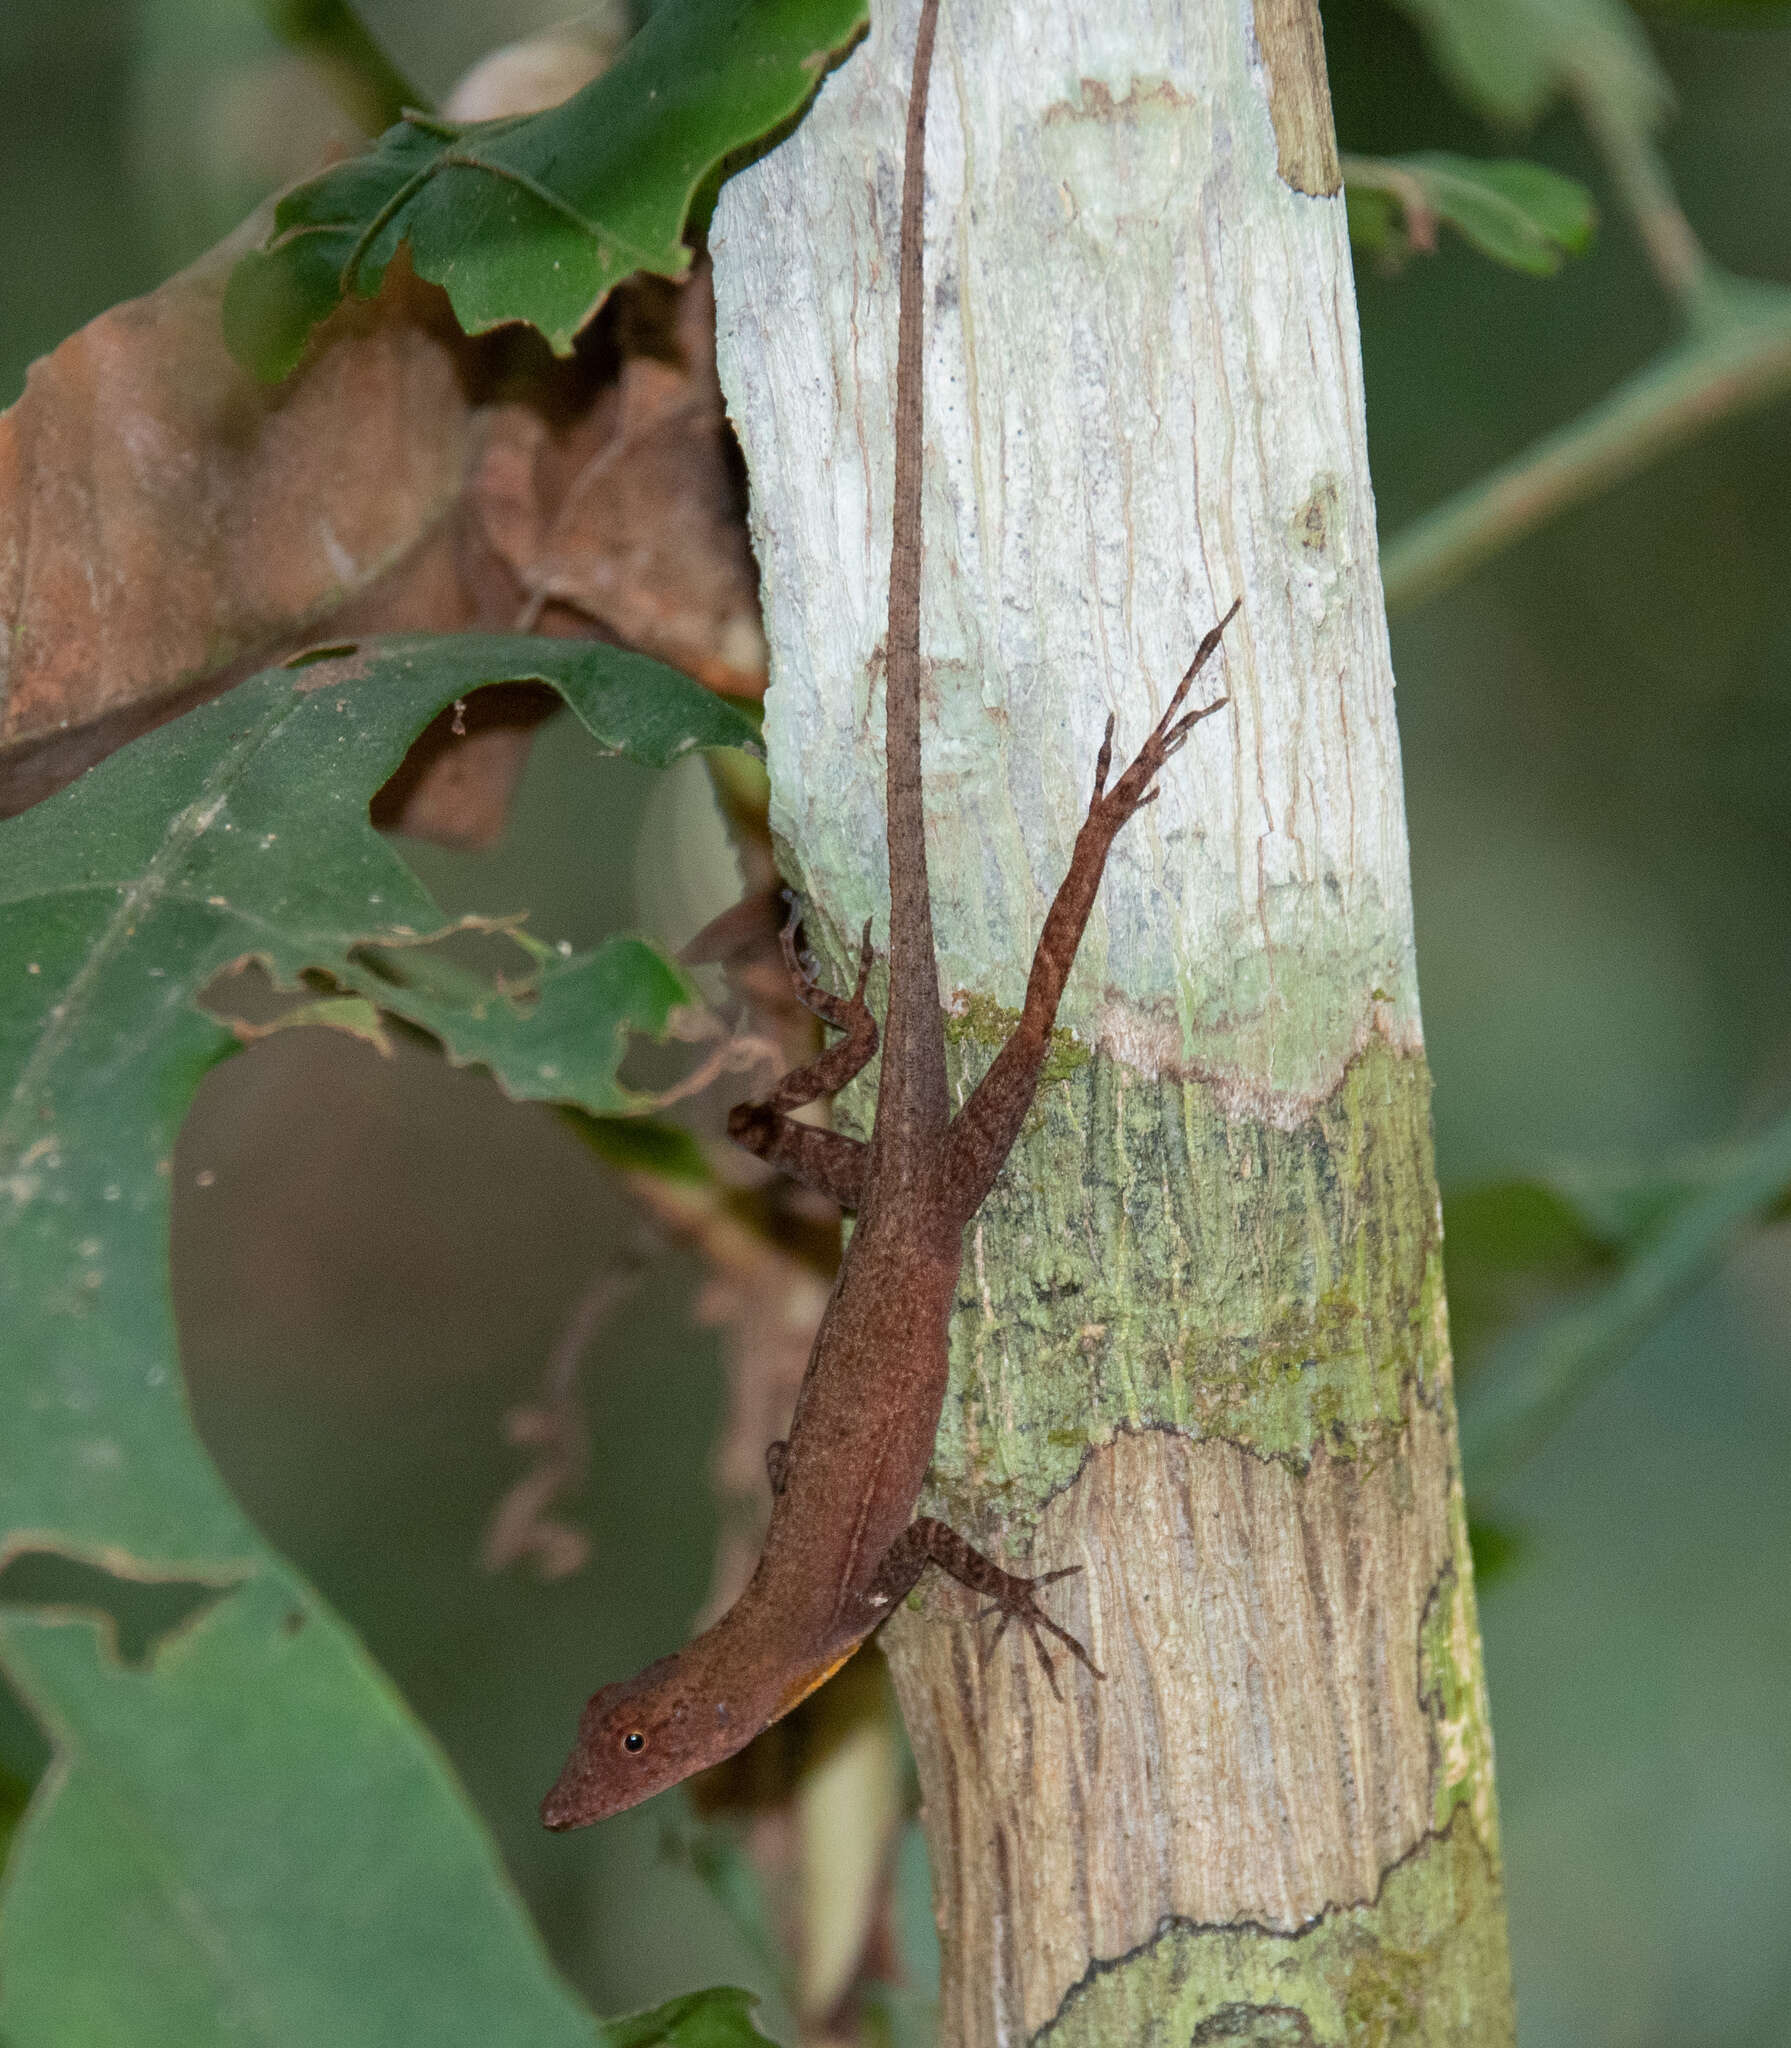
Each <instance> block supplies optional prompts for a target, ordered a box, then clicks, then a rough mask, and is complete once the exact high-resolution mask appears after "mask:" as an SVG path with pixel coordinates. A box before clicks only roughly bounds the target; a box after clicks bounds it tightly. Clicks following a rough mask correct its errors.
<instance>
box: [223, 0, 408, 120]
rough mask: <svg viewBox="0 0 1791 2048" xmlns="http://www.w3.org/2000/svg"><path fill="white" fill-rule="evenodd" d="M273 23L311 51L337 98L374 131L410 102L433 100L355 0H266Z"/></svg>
mask: <svg viewBox="0 0 1791 2048" xmlns="http://www.w3.org/2000/svg"><path fill="white" fill-rule="evenodd" d="M261 12H262V16H263V18H264V19H265V20H266V22H267V25H268V27H269V28H271V29H272V30H273V32H274V34H275V35H277V36H278V37H279V38H280V40H281V41H282V42H283V43H285V44H286V45H287V46H288V48H290V49H294V50H297V51H298V52H299V54H300V55H301V56H303V57H308V58H309V59H310V60H311V62H312V63H313V64H315V65H316V66H317V68H318V70H319V71H321V72H322V73H323V75H324V77H325V78H326V79H327V80H328V81H329V84H330V87H331V89H332V90H333V91H334V93H335V95H336V97H337V99H339V100H340V101H341V102H342V105H343V106H344V108H346V110H347V111H348V112H349V113H350V114H351V115H352V116H353V117H354V119H355V121H356V122H357V123H358V124H359V125H360V127H361V128H362V129H363V130H364V131H365V132H366V133H367V134H369V135H378V134H380V133H381V132H382V130H384V129H387V128H389V127H391V125H392V123H393V122H394V121H396V120H397V119H398V117H399V116H400V115H401V114H402V113H403V112H404V110H405V108H406V107H416V108H418V109H419V110H421V111H422V112H425V113H427V112H428V110H429V101H428V100H427V99H426V98H425V97H424V96H423V95H422V94H421V93H419V92H418V91H417V89H416V87H415V86H414V85H412V84H411V82H410V80H409V79H407V78H406V77H405V76H404V74H403V72H401V71H400V70H399V69H398V67H397V65H395V64H394V63H393V62H392V60H391V58H390V57H388V56H387V55H386V53H385V51H384V50H382V49H381V48H380V46H379V44H378V43H377V42H376V41H375V40H374V39H373V36H372V34H371V33H370V32H369V31H368V29H367V26H366V24H365V23H364V22H363V21H362V20H361V18H360V16H359V15H358V14H356V12H355V11H354V8H353V7H352V6H351V5H350V4H349V0H261Z"/></svg>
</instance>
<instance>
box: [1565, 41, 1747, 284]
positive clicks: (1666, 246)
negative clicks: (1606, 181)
mask: <svg viewBox="0 0 1791 2048" xmlns="http://www.w3.org/2000/svg"><path fill="white" fill-rule="evenodd" d="M1573 96H1574V99H1575V101H1576V102H1577V104H1578V106H1579V110H1580V118H1581V119H1582V120H1583V121H1584V122H1585V124H1586V126H1587V128H1588V129H1590V131H1591V134H1592V139H1593V141H1594V142H1595V143H1596V144H1597V145H1598V149H1599V152H1600V154H1601V155H1602V156H1603V157H1604V160H1605V165H1606V167H1607V168H1608V170H1609V171H1610V174H1611V181H1612V183H1613V184H1615V186H1616V188H1617V196H1618V197H1619V198H1620V199H1621V200H1622V201H1623V204H1624V206H1625V208H1626V209H1627V211H1628V213H1629V217H1630V219H1631V220H1632V221H1634V222H1635V227H1636V233H1637V234H1638V235H1639V236H1640V237H1641V242H1642V247H1643V249H1644V251H1645V252H1646V253H1647V257H1648V263H1649V267H1650V268H1651V269H1652V270H1653V272H1654V275H1655V277H1656V278H1657V279H1658V280H1659V282H1660V285H1661V287H1662V289H1663V290H1664V291H1666V292H1668V293H1670V294H1671V296H1672V297H1673V298H1675V299H1677V300H1678V301H1679V303H1680V305H1681V306H1682V307H1684V308H1685V309H1686V311H1687V312H1688V313H1689V314H1690V315H1691V316H1692V317H1693V318H1694V319H1696V318H1697V317H1698V316H1699V315H1700V313H1701V312H1702V311H1703V310H1704V309H1705V306H1706V304H1707V302H1708V300H1709V298H1710V295H1711V294H1712V292H1713V291H1716V290H1717V289H1719V279H1718V276H1717V273H1716V272H1715V271H1714V270H1713V269H1712V267H1711V263H1710V258H1709V257H1708V256H1707V255H1706V254H1705V253H1704V245H1703V243H1701V242H1700V241H1699V240H1698V238H1697V236H1696V234H1694V233H1693V231H1692V224H1691V222H1690V221H1689V220H1687V219H1686V217H1685V210H1684V208H1682V207H1681V206H1680V204H1679V195H1678V194H1677V193H1676V192H1675V191H1674V190H1673V181H1672V180H1671V179H1670V178H1669V177H1668V176H1667V167H1666V165H1665V164H1664V163H1662V161H1661V157H1660V152H1659V150H1657V149H1656V148H1655V146H1654V138H1653V137H1652V136H1651V135H1650V134H1649V133H1648V131H1647V129H1646V128H1644V127H1642V126H1641V125H1640V124H1638V123H1637V122H1636V121H1635V120H1634V119H1633V118H1631V117H1629V116H1628V115H1627V113H1625V112H1624V111H1622V110H1620V109H1619V108H1617V107H1616V106H1614V105H1613V104H1612V102H1611V98H1610V95H1609V94H1608V93H1605V92H1603V91H1601V90H1600V86H1599V81H1598V80H1596V79H1593V78H1579V79H1576V80H1575V82H1574V88H1573Z"/></svg>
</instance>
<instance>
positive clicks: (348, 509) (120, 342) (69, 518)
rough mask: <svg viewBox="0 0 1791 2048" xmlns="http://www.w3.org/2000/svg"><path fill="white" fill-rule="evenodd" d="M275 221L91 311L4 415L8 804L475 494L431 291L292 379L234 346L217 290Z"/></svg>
mask: <svg viewBox="0 0 1791 2048" xmlns="http://www.w3.org/2000/svg"><path fill="white" fill-rule="evenodd" d="M264 227H265V222H261V221H257V222H253V223H251V224H250V227H249V228H246V229H245V230H243V231H242V232H241V233H239V234H238V235H236V236H233V237H232V238H231V239H230V241H228V242H226V243H223V244H220V246H219V247H218V248H216V249H214V250H212V251H211V252H210V253H209V254H208V255H207V256H205V257H204V258H202V259H201V260H200V262H198V263H197V264H195V265H194V266H193V267H192V268H191V269H190V270H187V271H183V272H182V273H181V274H180V275H179V276H178V277H175V278H173V279H171V280H170V281H169V282H168V283H167V284H165V285H163V286H162V287H161V288H160V289H159V290H158V291H155V292H152V293H150V294H149V296H148V297H146V298H142V299H134V300H132V301H130V302H129V303H128V304H126V305H122V306H115V307H113V308H112V310H111V311H110V312H107V313H103V314H101V315H100V316H99V318H98V319H96V320H93V321H90V322H89V323H88V325H87V326H85V327H84V328H82V329H81V330H80V332H79V333H77V334H74V335H71V336H70V337H69V339H68V340H67V341H65V342H64V343H63V344H62V346H61V347H60V348H58V349H57V350H56V351H55V352H54V353H53V354H52V355H50V356H48V357H46V358H44V359H43V360H41V361H40V362H37V363H35V364H33V365H32V368H31V371H30V374H29V377H28V379H27V383H26V388H25V393H24V396H23V397H22V398H21V399H20V400H19V402H18V403H17V404H16V405H15V406H13V407H12V408H11V409H10V410H9V411H7V412H6V413H4V414H0V808H5V809H16V808H18V807H19V805H18V802H17V801H14V802H11V803H7V802H5V797H6V796H7V795H8V794H9V791H8V789H7V788H6V784H7V783H11V784H12V785H13V788H14V789H15V790H16V791H17V792H19V793H20V794H22V795H24V796H25V797H26V799H27V800H28V799H29V797H30V796H31V795H34V794H40V793H42V785H44V784H45V783H47V784H48V785H49V786H52V787H53V786H54V785H55V783H57V782H59V781H62V780H66V779H67V777H68V775H69V774H72V773H74V772H77V771H78V769H79V768H80V767H83V766H85V765H87V762H88V761H90V760H93V759H97V758H98V756H99V754H101V753H103V752H105V751H107V750H108V748H109V747H110V746H115V745H117V744H119V743H120V741H121V740H123V739H124V738H128V737H130V736H131V734H132V733H133V732H134V731H137V730H141V729H143V728H144V727H145V726H147V725H149V724H152V723H155V722H156V720H157V718H158V717H159V716H162V715H166V713H167V711H168V710H169V709H171V708H172V707H174V706H176V705H178V704H180V703H181V702H183V701H184V700H186V699H188V698H190V697H191V696H192V695H193V694H194V693H195V691H200V692H202V691H203V689H204V686H205V684H206V683H207V681H208V679H211V678H216V677H221V676H225V675H227V674H228V673H229V672H230V670H231V667H232V664H234V663H238V662H240V661H241V660H242V659H243V658H244V657H252V656H253V655H254V654H255V653H256V652H258V651H259V650H261V649H262V648H265V647H268V646H270V645H272V644H274V643H277V642H279V641H281V640H282V639H284V640H285V641H287V642H288V643H289V644H290V642H291V640H292V638H293V636H294V635H295V634H302V633H303V631H304V630H305V628H306V627H307V625H308V624H309V623H310V622H311V621H314V620H321V619H322V618H323V617H324V616H325V615H326V614H328V613H329V612H330V611H332V610H334V609H336V608H337V607H339V606H340V605H341V603H342V601H343V599H344V598H345V597H346V596H349V595H350V594H352V593H354V592H356V591H359V590H361V589H363V588H365V587H366V586H367V585H369V584H371V583H373V582H374V581H375V580H376V579H377V578H378V577H380V576H381V575H382V574H384V573H385V572H386V571H387V570H388V569H389V568H390V567H391V566H392V564H393V563H394V562H395V561H397V560H398V559H399V558H400V557H401V556H402V555H403V554H404V553H405V551H406V550H408V549H409V548H411V547H413V546H414V545H415V543H416V541H417V539H418V538H419V536H420V535H421V534H423V533H424V532H425V531H426V530H427V529H428V528H429V527H430V526H431V525H432V524H433V523H435V522H436V521H437V520H439V519H440V518H441V516H442V514H443V513H444V512H445V511H446V509H447V508H448V507H449V506H450V505H451V504H452V503H453V501H454V498H455V495H456V493H457V491H458V488H459V485H460V480H461V476H462V474H463V471H464V467H465V460H466V447H467V441H468V413H469V408H468V404H467V400H466V398H465V396H464V394H463V392H462V389H461V385H460V381H459V378H458V376H457V374H456V368H455V359H454V354H453V351H452V348H451V345H450V344H449V342H448V341H447V339H446V337H445V336H444V335H443V334H441V333H440V332H438V331H436V330H435V329H434V328H433V327H432V325H431V324H429V322H428V321H427V320H426V319H425V318H423V317H419V303H418V295H416V294H414V293H405V292H403V291H399V292H395V293H394V294H393V295H392V302H391V303H390V304H388V303H387V302H386V301H383V300H382V301H381V302H380V303H379V304H378V305H376V306H374V307H371V308H356V309H355V310H354V312H353V313H351V314H350V315H348V316H346V317H345V318H344V319H343V321H342V322H341V328H342V332H341V336H340V338H339V339H338V340H337V341H336V343H335V345H334V346H332V347H329V348H326V349H324V350H322V351H320V353H319V354H318V356H317V357H316V359H315V360H314V361H313V362H312V363H311V364H310V365H309V366H308V367H307V368H306V369H305V371H304V372H303V373H302V374H301V375H300V376H298V377H295V378H294V379H292V380H291V381H290V382H289V383H288V384H285V385H283V386H281V387H280V388H279V389H278V390H268V389H266V388H265V387H263V386H261V385H258V384H257V383H256V382H255V381H254V380H253V379H252V378H251V377H249V376H248V375H247V374H246V373H245V372H244V371H242V370H240V369H238V367H237V366H236V364H235V363H234V362H232V361H231V359H230V356H229V354H228V353H227V351H226V350H225V347H224V343H223V338H222V336H221V334H220V332H219V328H218V304H219V300H220V298H221V296H222V293H223V289H224V283H225V280H226V278H227V277H228V275H229V271H230V266H231V264H232V263H233V262H234V261H235V259H236V257H237V255H238V254H239V253H240V252H241V249H242V248H243V247H244V246H246V244H247V242H248V240H249V239H250V238H251V235H252V233H253V232H254V231H257V230H259V229H261V228H264ZM84 729H87V730H85V736H84V737H83V734H84ZM71 735H74V736H75V737H73V738H71V737H70V736H71Z"/></svg>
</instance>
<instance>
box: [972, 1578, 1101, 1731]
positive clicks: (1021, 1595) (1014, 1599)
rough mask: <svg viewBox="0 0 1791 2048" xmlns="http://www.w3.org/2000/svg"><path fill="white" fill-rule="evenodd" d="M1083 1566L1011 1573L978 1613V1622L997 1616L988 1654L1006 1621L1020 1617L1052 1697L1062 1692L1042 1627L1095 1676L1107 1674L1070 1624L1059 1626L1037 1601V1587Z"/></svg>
mask: <svg viewBox="0 0 1791 2048" xmlns="http://www.w3.org/2000/svg"><path fill="white" fill-rule="evenodd" d="M1081 1569H1082V1567H1081V1566H1080V1565H1079V1564H1068V1565H1064V1566H1063V1567H1062V1568H1061V1569H1060V1570H1058V1571H1054V1572H1040V1573H1039V1574H1038V1575H1037V1577H1036V1578H1030V1579H1023V1578H1019V1577H1015V1576H1009V1578H1008V1581H1007V1584H1006V1585H1005V1586H1003V1587H1001V1588H1000V1590H999V1591H998V1592H997V1593H996V1596H995V1598H994V1599H993V1600H991V1601H990V1603H989V1604H988V1606H987V1607H985V1608H984V1609H983V1610H982V1612H981V1613H980V1614H979V1615H978V1616H977V1621H978V1623H979V1624H980V1623H982V1622H985V1621H987V1620H988V1618H989V1617H990V1615H995V1616H996V1617H997V1620H996V1623H995V1633H994V1634H993V1635H992V1636H991V1637H990V1638H989V1640H988V1643H987V1645H986V1646H985V1655H987V1654H988V1653H990V1652H992V1651H993V1650H994V1648H995V1645H996V1644H997V1643H999V1642H1000V1640H1001V1638H1002V1637H1003V1636H1004V1635H1006V1633H1007V1625H1008V1623H1009V1622H1010V1621H1017V1622H1018V1623H1019V1624H1020V1626H1021V1627H1022V1628H1023V1629H1025V1631H1026V1633H1027V1635H1028V1637H1029V1638H1030V1639H1031V1642H1032V1647H1033V1649H1034V1650H1035V1651H1036V1652H1037V1653H1038V1660H1039V1668H1040V1670H1042V1671H1043V1672H1044V1674H1045V1683H1046V1684H1047V1685H1048V1686H1049V1687H1050V1688H1051V1697H1052V1698H1053V1699H1061V1698H1062V1697H1063V1695H1062V1694H1061V1693H1060V1692H1059V1691H1058V1689H1057V1671H1056V1667H1055V1666H1054V1665H1053V1664H1052V1662H1051V1653H1050V1652H1049V1651H1048V1650H1047V1649H1046V1648H1045V1640H1044V1637H1043V1636H1042V1635H1041V1634H1040V1633H1039V1631H1040V1630H1041V1629H1044V1630H1046V1631H1048V1632H1049V1633H1050V1634H1051V1635H1054V1636H1055V1637H1056V1638H1057V1640H1058V1641H1059V1642H1060V1643H1062V1644H1063V1646H1064V1647H1065V1649H1067V1650H1068V1651H1069V1652H1070V1654H1071V1655H1072V1656H1073V1657H1075V1658H1076V1660H1077V1661H1078V1662H1079V1663H1081V1664H1083V1665H1085V1666H1086V1667H1087V1669H1088V1670H1089V1671H1090V1672H1092V1673H1093V1674H1094V1676H1095V1677H1096V1678H1105V1677H1106V1675H1107V1674H1106V1673H1105V1672H1104V1671H1103V1670H1102V1669H1101V1667H1100V1666H1099V1665H1098V1664H1097V1663H1096V1662H1095V1661H1094V1659H1093V1658H1092V1657H1091V1656H1090V1655H1089V1654H1088V1652H1087V1651H1086V1650H1085V1649H1084V1648H1083V1647H1082V1645H1081V1644H1080V1643H1079V1642H1078V1641H1077V1640H1076V1638H1075V1637H1074V1636H1073V1635H1071V1634H1070V1632H1069V1630H1068V1629H1067V1628H1059V1627H1058V1625H1057V1623H1056V1622H1054V1621H1053V1620H1052V1619H1051V1617H1050V1616H1049V1615H1048V1614H1047V1613H1046V1612H1045V1610H1044V1609H1043V1608H1042V1607H1041V1606H1040V1605H1039V1604H1038V1599H1037V1594H1036V1589H1037V1588H1038V1587H1040V1586H1050V1585H1055V1584H1056V1582H1057V1581H1058V1580H1059V1579H1067V1578H1070V1577H1071V1576H1073V1575H1074V1574H1075V1573H1076V1572H1079V1571H1080V1570H1081Z"/></svg>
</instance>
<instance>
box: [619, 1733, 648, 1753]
mask: <svg viewBox="0 0 1791 2048" xmlns="http://www.w3.org/2000/svg"><path fill="white" fill-rule="evenodd" d="M646 1746H647V1738H646V1737H645V1736H644V1735H643V1734H642V1733H641V1731H640V1730H639V1729H638V1728H631V1729H630V1730H629V1731H628V1733H627V1734H626V1735H624V1736H623V1737H622V1747H623V1748H624V1749H625V1750H627V1751H628V1753H629V1755H630V1756H632V1755H633V1754H634V1753H635V1751H636V1750H639V1749H645V1748H646Z"/></svg>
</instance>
